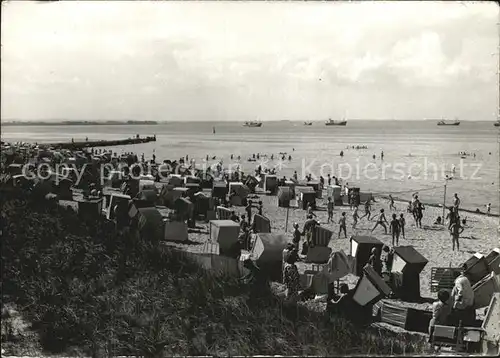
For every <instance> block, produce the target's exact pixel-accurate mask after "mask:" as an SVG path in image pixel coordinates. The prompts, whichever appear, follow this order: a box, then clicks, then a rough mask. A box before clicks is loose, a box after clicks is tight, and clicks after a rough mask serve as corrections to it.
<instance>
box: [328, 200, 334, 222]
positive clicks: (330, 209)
mask: <svg viewBox="0 0 500 358" xmlns="http://www.w3.org/2000/svg"><path fill="white" fill-rule="evenodd" d="M326 205H327V209H328V220H327V223H328V224H329V223H330V221H332V222H333V207H334V206H333V200H332V198H331V197H329V198H328V203H327V204H326Z"/></svg>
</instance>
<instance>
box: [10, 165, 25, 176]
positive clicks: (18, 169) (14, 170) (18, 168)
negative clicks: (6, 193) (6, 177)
mask: <svg viewBox="0 0 500 358" xmlns="http://www.w3.org/2000/svg"><path fill="white" fill-rule="evenodd" d="M7 173H8V174H10V175H20V174H23V164H11V165H9V166H8V168H7Z"/></svg>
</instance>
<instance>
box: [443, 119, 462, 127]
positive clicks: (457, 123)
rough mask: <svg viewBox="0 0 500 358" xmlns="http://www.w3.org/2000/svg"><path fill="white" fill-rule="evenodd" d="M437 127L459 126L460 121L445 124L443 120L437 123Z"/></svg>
mask: <svg viewBox="0 0 500 358" xmlns="http://www.w3.org/2000/svg"><path fill="white" fill-rule="evenodd" d="M437 125H438V126H459V125H460V121H459V120H458V119H455V120H454V121H453V122H446V121H445V120H444V119H443V120H440V121H439V122H438V123H437Z"/></svg>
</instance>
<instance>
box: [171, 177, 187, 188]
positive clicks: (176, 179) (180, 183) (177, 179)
mask: <svg viewBox="0 0 500 358" xmlns="http://www.w3.org/2000/svg"><path fill="white" fill-rule="evenodd" d="M167 183H168V184H170V185H173V186H174V187H176V188H177V187H181V186H183V184H184V180H183V179H182V176H181V175H179V174H170V175H169V176H168V177H167Z"/></svg>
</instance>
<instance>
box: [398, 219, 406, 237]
mask: <svg viewBox="0 0 500 358" xmlns="http://www.w3.org/2000/svg"><path fill="white" fill-rule="evenodd" d="M405 225H406V220H405V217H404V215H403V214H401V215H399V228H400V229H401V234H403V239H406V237H405Z"/></svg>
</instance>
